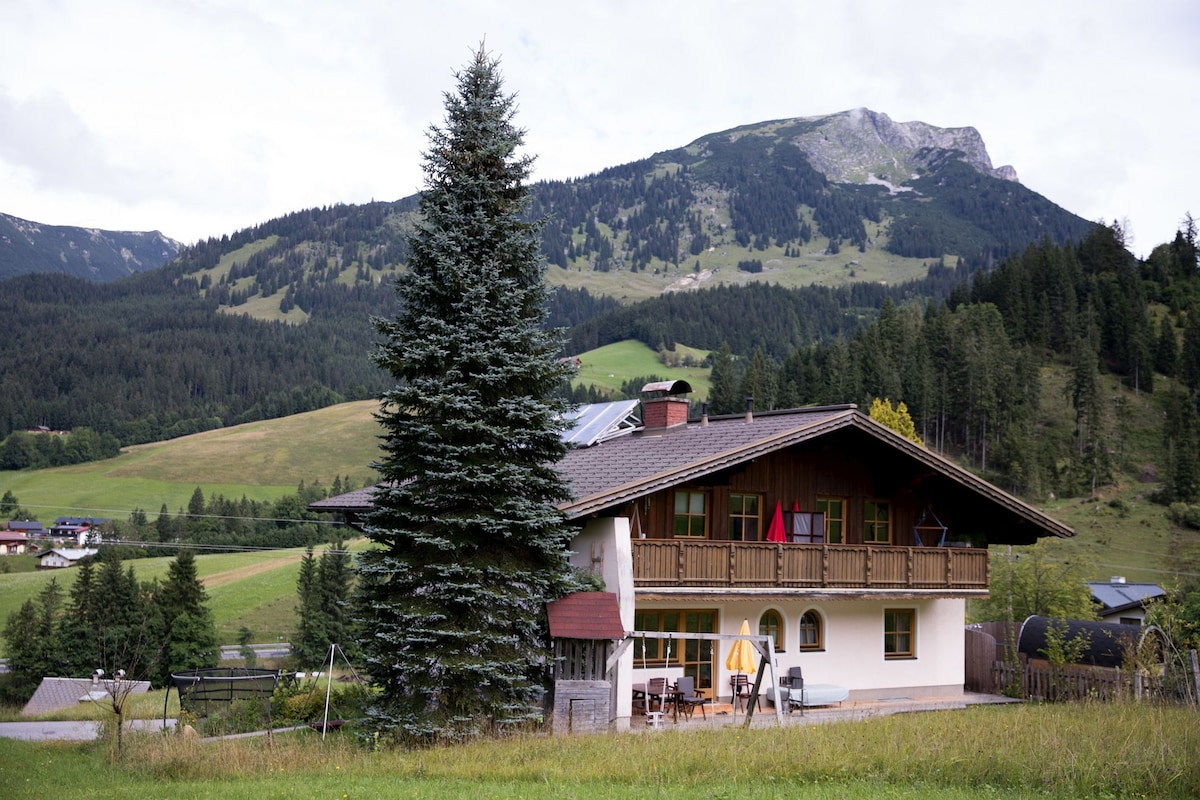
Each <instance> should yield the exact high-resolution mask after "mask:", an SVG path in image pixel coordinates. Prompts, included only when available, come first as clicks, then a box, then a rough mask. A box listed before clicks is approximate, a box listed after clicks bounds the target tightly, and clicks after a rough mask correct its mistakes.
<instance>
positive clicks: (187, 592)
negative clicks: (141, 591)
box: [155, 550, 221, 685]
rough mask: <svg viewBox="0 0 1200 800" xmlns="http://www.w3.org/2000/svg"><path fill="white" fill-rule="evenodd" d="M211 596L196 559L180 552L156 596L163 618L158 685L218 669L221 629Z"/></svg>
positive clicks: (192, 555) (158, 609) (190, 552)
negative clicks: (180, 674) (210, 603)
mask: <svg viewBox="0 0 1200 800" xmlns="http://www.w3.org/2000/svg"><path fill="white" fill-rule="evenodd" d="M207 602H208V593H207V592H205V590H204V584H203V583H201V582H200V578H199V577H198V576H197V573H196V556H195V555H194V554H193V553H192V551H191V550H180V551H179V554H178V555H177V556H175V560H174V561H172V562H171V565H170V567H169V568H168V571H167V580H166V581H165V582H164V583H163V584H162V585H160V586H159V587H158V589H157V591H156V592H155V606H156V607H157V608H156V610H157V611H158V612H159V614H160V615H161V616H160V618H159V620H158V623H159V625H160V626H161V627H160V631H161V634H160V635H161V639H160V641H161V647H162V650H161V653H160V654H159V658H158V670H157V671H158V676H157V677H158V684H159V685H166V683H167V681H169V680H170V678H171V673H172V672H180V671H183V670H192V669H205V668H208V667H215V666H217V664H218V662H219V661H220V658H221V655H220V651H219V649H218V647H217V628H216V625H215V623H214V622H213V616H212V612H211V611H210V610H209V608H208V606H207V605H206V604H207Z"/></svg>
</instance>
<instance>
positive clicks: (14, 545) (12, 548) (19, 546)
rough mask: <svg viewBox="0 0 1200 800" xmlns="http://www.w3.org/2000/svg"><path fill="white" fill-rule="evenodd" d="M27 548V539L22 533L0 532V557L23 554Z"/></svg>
mask: <svg viewBox="0 0 1200 800" xmlns="http://www.w3.org/2000/svg"><path fill="white" fill-rule="evenodd" d="M28 547H29V537H27V536H26V535H25V533H24V532H23V531H10V530H3V531H0V556H12V555H19V554H21V553H24V552H25V551H26V550H27V548H28Z"/></svg>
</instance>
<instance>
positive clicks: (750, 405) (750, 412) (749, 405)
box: [746, 397, 754, 423]
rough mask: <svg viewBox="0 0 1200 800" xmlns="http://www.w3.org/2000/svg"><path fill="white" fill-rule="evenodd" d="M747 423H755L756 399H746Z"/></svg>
mask: <svg viewBox="0 0 1200 800" xmlns="http://www.w3.org/2000/svg"><path fill="white" fill-rule="evenodd" d="M746 422H748V423H749V422H754V398H753V397H747V398H746Z"/></svg>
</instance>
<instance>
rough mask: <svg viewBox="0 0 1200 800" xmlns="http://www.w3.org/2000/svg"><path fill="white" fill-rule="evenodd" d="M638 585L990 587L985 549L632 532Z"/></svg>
mask: <svg viewBox="0 0 1200 800" xmlns="http://www.w3.org/2000/svg"><path fill="white" fill-rule="evenodd" d="M633 583H634V586H635V587H638V588H649V587H655V586H662V587H666V586H674V587H726V588H747V587H768V588H794V589H805V588H846V589H944V590H950V589H970V590H979V589H987V588H988V552H987V550H985V549H982V548H980V549H970V548H962V547H891V546H885V545H848V544H832V545H830V544H825V545H820V544H791V543H782V542H779V543H776V542H727V541H708V540H704V541H691V540H685V539H635V540H634V541H633Z"/></svg>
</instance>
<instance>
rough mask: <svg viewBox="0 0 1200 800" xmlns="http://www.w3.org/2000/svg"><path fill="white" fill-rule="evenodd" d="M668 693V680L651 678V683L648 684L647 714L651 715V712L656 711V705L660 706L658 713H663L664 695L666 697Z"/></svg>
mask: <svg viewBox="0 0 1200 800" xmlns="http://www.w3.org/2000/svg"><path fill="white" fill-rule="evenodd" d="M666 693H667V679H666V678H651V679H650V680H649V681H647V682H646V712H647V713H649V712H651V711H654V710H656V709H655V708H654V707H655V705H657V706H658V708H657V710H658V711H660V712H661V711H663V710H664V709H663V695H665V694H666Z"/></svg>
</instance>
